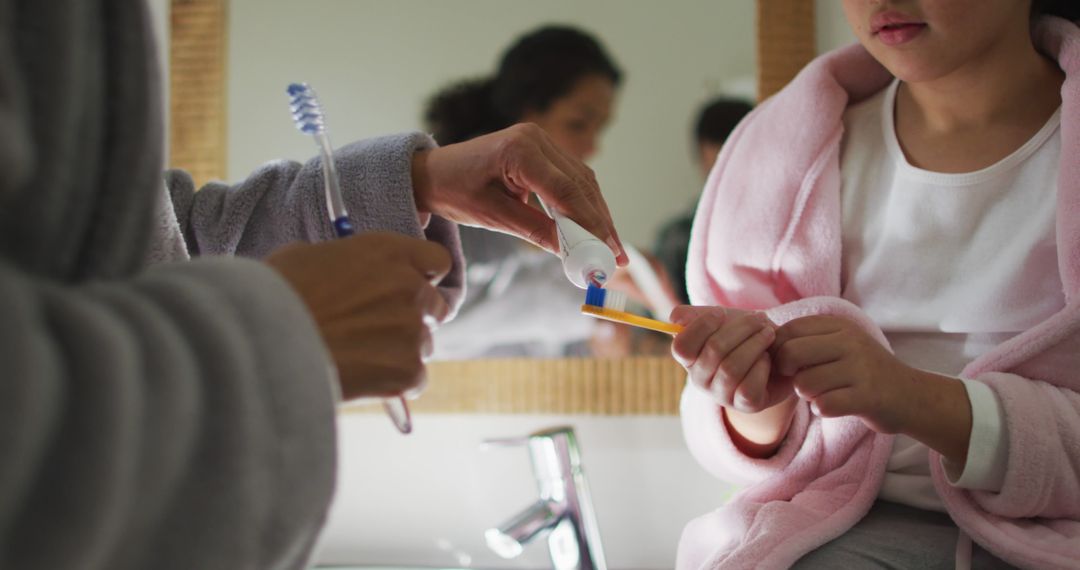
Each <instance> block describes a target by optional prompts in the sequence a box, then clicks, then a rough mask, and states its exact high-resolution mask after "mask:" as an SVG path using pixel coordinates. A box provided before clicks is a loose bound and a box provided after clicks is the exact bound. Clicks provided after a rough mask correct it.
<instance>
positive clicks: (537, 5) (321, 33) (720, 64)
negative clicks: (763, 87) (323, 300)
mask: <svg viewBox="0 0 1080 570" xmlns="http://www.w3.org/2000/svg"><path fill="white" fill-rule="evenodd" d="M548 22H560V23H571V24H576V25H579V26H582V27H584V28H586V29H589V30H591V31H593V32H595V33H596V34H597V35H598V36H599V37H600V38H601V39H602V41H603V42H604V43H605V44H606V45H607V47H608V49H609V51H610V52H611V53H612V54H613V56H614V57H615V58H616V59H617V60H618V62H619V64H620V66H621V67H622V68H623V69H624V70H625V72H626V79H627V80H626V83H625V85H624V86H623V89H622V92H621V94H620V98H619V102H618V106H617V109H616V117H615V120H614V122H613V124H612V126H611V128H610V130H609V131H608V133H607V136H606V137H605V138H604V141H603V148H602V149H601V153H600V155H599V156H598V157H597V158H596V159H595V160H594V162H593V167H594V168H595V169H596V171H597V173H598V176H599V178H600V182H601V186H602V188H603V189H604V192H605V194H606V195H607V196H608V199H609V202H610V204H611V206H612V211H613V215H614V216H615V220H616V224H617V226H618V227H619V229H620V232H621V233H622V235H623V237H624V238H626V239H628V240H630V241H632V242H634V243H638V244H643V245H646V244H649V243H651V241H652V239H653V236H654V233H655V229H656V227H657V226H658V225H659V224H660V223H661V222H662V221H663V220H665V219H667V218H668V217H669V216H671V215H673V214H675V213H677V212H679V211H681V210H683V209H685V208H687V207H689V206H690V205H691V203H692V201H693V199H694V198H695V197H696V195H697V193H698V192H699V191H700V189H701V180H699V178H698V174H697V170H696V168H695V167H694V165H693V163H692V161H691V158H690V128H691V122H692V120H693V118H692V116H693V114H694V113H695V112H696V109H697V107H698V105H699V104H700V103H701V102H702V101H704V100H705V99H706V98H707V96H708V95H710V93H711V91H712V92H714V91H715V90H716V89H717V88H719V87H721V86H725V85H729V84H731V83H732V82H739V80H740V79H741V80H742V81H741V82H742V83H743V84H747V83H749V80H750V79H752V76H753V71H754V68H755V61H754V59H755V57H754V36H753V31H754V25H753V24H754V3H753V2H751V1H749V0H739V1H735V2H732V1H721V0H680V1H679V2H640V3H639V2H627V1H624V0H593V1H590V2H580V1H574V0H552V1H547V2H524V1H513V0H455V1H453V2H426V1H421V0H395V1H393V2H387V1H385V0H319V1H318V2H302V3H297V2H286V1H284V0H232V2H231V4H230V34H229V42H230V46H229V75H228V89H229V157H228V167H229V172H228V176H229V177H230V178H231V179H237V178H240V177H242V176H244V175H246V174H247V173H248V172H250V171H251V170H252V169H253V168H255V167H257V166H258V165H260V164H262V163H264V162H266V161H267V160H270V159H274V158H278V157H289V158H306V157H307V156H310V155H311V154H312V151H313V147H312V146H311V143H310V141H309V140H307V139H305V138H304V137H301V136H300V135H299V134H298V133H296V132H295V131H294V129H293V128H292V126H291V123H290V121H289V119H288V113H287V108H286V104H285V101H286V99H285V95H284V89H285V85H286V84H288V83H289V82H292V81H298V80H303V81H308V82H310V83H311V84H312V85H313V86H314V87H315V89H316V90H317V91H318V92H319V95H320V98H321V99H322V101H323V104H324V106H325V107H326V111H327V115H328V121H329V125H330V128H331V135H332V137H333V138H334V141H335V143H336V144H339V145H340V144H344V143H346V142H348V141H350V140H354V139H357V138H361V137H370V136H374V135H379V134H384V133H393V132H400V131H403V130H411V129H417V128H419V127H420V125H421V120H420V114H421V110H422V107H423V105H424V102H425V100H426V98H427V97H428V96H429V95H430V94H431V93H433V92H434V91H435V90H436V89H438V88H439V87H441V86H443V85H444V84H446V83H447V82H449V81H453V80H456V79H460V78H463V77H466V76H473V75H478V74H484V73H487V72H489V71H490V70H492V68H493V67H494V65H495V62H496V60H497V57H498V55H499V54H500V53H501V51H502V50H503V49H504V48H505V47H506V46H507V45H508V44H509V43H511V42H512V41H513V39H514V38H515V37H517V36H518V35H520V34H521V33H522V32H523V31H526V30H528V29H530V28H533V27H535V26H537V25H540V24H543V23H548ZM710 90H711V91H710Z"/></svg>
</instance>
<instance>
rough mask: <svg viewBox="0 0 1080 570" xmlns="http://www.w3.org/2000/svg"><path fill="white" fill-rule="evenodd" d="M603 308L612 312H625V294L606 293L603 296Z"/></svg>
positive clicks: (617, 292)
mask: <svg viewBox="0 0 1080 570" xmlns="http://www.w3.org/2000/svg"><path fill="white" fill-rule="evenodd" d="M604 308H605V309H611V310H612V311H625V310H626V294H625V293H623V292H621V291H608V292H607V295H605V296H604Z"/></svg>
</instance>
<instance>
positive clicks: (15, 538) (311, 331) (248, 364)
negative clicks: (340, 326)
mask: <svg viewBox="0 0 1080 570" xmlns="http://www.w3.org/2000/svg"><path fill="white" fill-rule="evenodd" d="M0 314H3V315H4V318H3V319H0V363H2V375H3V380H2V381H0V457H2V458H3V460H2V464H3V468H2V469H0V537H3V538H4V544H3V548H2V549H0V568H54V569H67V568H117V569H123V568H145V567H155V568H177V569H180V568H185V569H190V568H298V567H302V566H303V565H304V564H305V561H306V559H307V557H308V556H309V555H310V550H311V547H312V544H313V541H314V539H315V536H316V533H317V532H318V530H319V528H320V527H321V524H322V522H323V520H324V518H325V516H326V511H327V508H328V505H329V502H330V498H331V496H332V492H333V485H334V469H335V465H334V453H335V449H334V446H335V443H334V442H335V434H334V397H333V394H332V388H331V386H332V383H331V381H330V373H329V367H330V364H329V363H330V360H329V357H328V355H327V354H326V351H325V348H324V347H323V345H322V342H321V339H320V337H319V334H318V331H317V330H316V329H315V325H314V323H313V322H312V321H311V319H310V317H309V316H308V314H307V313H306V311H305V309H304V307H303V305H302V303H301V302H300V301H299V299H298V298H296V296H295V295H294V294H293V293H292V291H291V290H290V289H289V287H288V285H287V284H286V283H285V282H284V281H283V280H282V279H280V278H279V277H278V276H277V275H276V274H275V273H274V272H273V271H272V270H271V269H269V268H267V267H265V266H263V265H262V264H259V263H257V262H253V261H247V260H242V259H208V260H197V261H194V262H187V263H177V264H166V265H160V266H156V267H154V268H151V269H150V270H148V271H146V272H144V273H143V274H141V275H140V276H138V277H137V278H134V279H130V280H123V281H116V282H113V281H110V282H92V283H87V284H84V285H67V284H60V283H55V282H51V281H48V280H45V279H38V278H34V277H31V276H29V275H27V274H26V273H25V272H22V271H20V270H19V269H18V268H17V267H14V266H12V265H10V264H8V263H7V262H5V261H3V260H0Z"/></svg>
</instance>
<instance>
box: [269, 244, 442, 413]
mask: <svg viewBox="0 0 1080 570" xmlns="http://www.w3.org/2000/svg"><path fill="white" fill-rule="evenodd" d="M267 263H269V264H270V266H272V267H273V268H274V269H276V270H277V271H278V273H280V274H281V275H282V276H284V277H285V279H286V281H288V282H289V284H290V285H292V287H293V289H294V290H295V291H296V292H297V294H298V295H299V296H300V298H301V299H302V300H303V301H304V303H305V304H306V305H307V307H308V310H309V312H310V313H311V316H312V317H313V318H314V319H315V323H316V325H317V326H318V329H319V332H320V333H321V334H322V337H323V341H324V342H325V343H326V346H327V348H328V349H329V351H330V356H331V357H332V358H333V361H334V364H335V365H336V367H337V370H338V377H339V382H340V385H341V393H342V396H343V397H344V398H345V399H346V400H351V399H355V398H363V397H374V396H381V397H387V396H396V395H399V394H402V393H407V392H409V391H413V390H417V389H419V388H421V387H422V384H423V381H424V363H423V360H424V359H425V358H426V357H427V356H428V355H429V354H430V353H431V348H432V347H431V329H432V328H434V327H435V326H437V325H438V323H440V322H442V321H443V320H444V319H445V318H446V316H447V315H448V314H449V313H450V308H449V306H447V304H446V301H444V300H443V298H442V295H440V294H439V292H438V290H437V289H436V288H435V284H436V283H438V282H439V281H440V280H442V278H443V277H445V276H446V274H447V273H448V272H449V271H450V266H451V260H450V254H449V253H448V252H447V251H446V249H445V248H443V247H442V246H440V245H438V244H436V243H433V242H430V241H427V240H422V239H417V238H412V237H408V236H404V235H401V234H396V233H388V232H379V233H368V234H361V235H357V236H352V237H348V238H344V239H340V240H334V241H329V242H325V243H322V244H317V245H311V244H303V245H301V244H297V245H292V246H288V247H284V248H282V249H280V250H278V251H276V252H274V253H273V254H271V255H270V257H269V258H267Z"/></svg>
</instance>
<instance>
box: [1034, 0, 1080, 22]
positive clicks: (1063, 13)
mask: <svg viewBox="0 0 1080 570" xmlns="http://www.w3.org/2000/svg"><path fill="white" fill-rule="evenodd" d="M1031 15H1032V16H1042V15H1049V16H1060V17H1062V18H1065V19H1066V20H1072V21H1074V22H1075V21H1077V20H1080V2H1078V1H1077V0H1034V1H1033V2H1032V3H1031Z"/></svg>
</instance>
